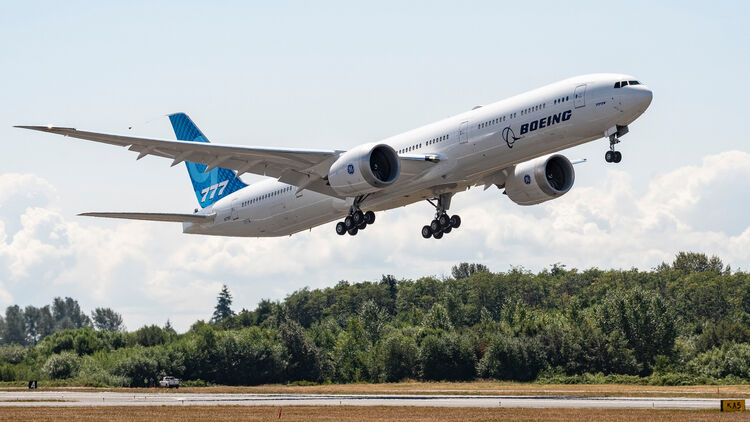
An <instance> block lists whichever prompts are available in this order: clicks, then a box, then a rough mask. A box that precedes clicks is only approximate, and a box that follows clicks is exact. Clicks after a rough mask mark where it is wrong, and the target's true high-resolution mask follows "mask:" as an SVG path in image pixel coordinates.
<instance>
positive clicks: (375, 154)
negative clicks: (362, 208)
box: [328, 144, 401, 196]
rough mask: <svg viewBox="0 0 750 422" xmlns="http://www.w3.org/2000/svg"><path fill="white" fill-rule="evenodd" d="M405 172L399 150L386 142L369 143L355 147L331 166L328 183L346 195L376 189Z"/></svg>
mask: <svg viewBox="0 0 750 422" xmlns="http://www.w3.org/2000/svg"><path fill="white" fill-rule="evenodd" d="M400 173H401V161H400V159H399V158H398V154H397V153H396V151H395V150H394V149H393V148H391V147H390V146H388V145H386V144H365V145H360V146H358V147H356V148H353V149H351V150H349V151H347V152H345V153H343V154H341V156H340V157H339V158H338V160H336V161H335V162H334V163H333V165H332V166H331V168H330V169H329V170H328V183H329V184H330V185H331V187H332V188H333V190H335V191H336V193H338V194H339V195H342V196H359V195H364V194H367V193H372V192H375V191H378V190H380V189H383V188H385V187H386V186H388V185H390V184H392V183H393V182H395V181H396V179H398V176H399V174H400Z"/></svg>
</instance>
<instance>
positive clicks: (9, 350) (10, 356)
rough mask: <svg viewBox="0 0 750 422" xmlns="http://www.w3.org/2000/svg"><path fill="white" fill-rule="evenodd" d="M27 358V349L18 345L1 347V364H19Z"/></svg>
mask: <svg viewBox="0 0 750 422" xmlns="http://www.w3.org/2000/svg"><path fill="white" fill-rule="evenodd" d="M25 357H26V348H24V347H23V346H20V345H18V344H9V345H4V346H0V362H7V363H19V362H21V361H22V360H23V359H24V358H25Z"/></svg>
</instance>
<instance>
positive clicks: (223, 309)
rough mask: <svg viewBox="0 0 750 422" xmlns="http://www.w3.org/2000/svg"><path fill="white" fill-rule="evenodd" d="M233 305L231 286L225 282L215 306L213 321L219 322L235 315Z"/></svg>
mask: <svg viewBox="0 0 750 422" xmlns="http://www.w3.org/2000/svg"><path fill="white" fill-rule="evenodd" d="M231 306H232V294H231V293H229V288H228V287H227V285H226V284H225V285H223V286H222V287H221V291H220V292H219V296H218V297H217V298H216V307H215V308H214V315H213V316H212V317H211V322H213V323H218V322H221V321H224V320H225V319H227V318H229V317H231V316H234V311H232V308H231Z"/></svg>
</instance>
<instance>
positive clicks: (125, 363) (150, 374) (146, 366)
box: [114, 350, 159, 387]
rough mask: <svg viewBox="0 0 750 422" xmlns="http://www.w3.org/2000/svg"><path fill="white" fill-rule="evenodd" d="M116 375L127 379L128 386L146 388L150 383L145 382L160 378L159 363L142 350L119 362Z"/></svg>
mask: <svg viewBox="0 0 750 422" xmlns="http://www.w3.org/2000/svg"><path fill="white" fill-rule="evenodd" d="M114 373H115V375H119V376H122V377H125V378H126V379H127V380H128V384H130V385H132V386H134V387H136V386H137V387H146V386H147V385H148V382H144V380H151V379H153V380H156V379H157V378H158V375H159V374H158V363H157V362H156V360H155V359H153V358H152V357H150V356H147V355H146V353H144V351H142V350H136V351H135V353H133V354H131V355H130V356H128V357H126V358H125V359H123V360H122V361H120V362H118V363H117V365H116V366H115V369H114Z"/></svg>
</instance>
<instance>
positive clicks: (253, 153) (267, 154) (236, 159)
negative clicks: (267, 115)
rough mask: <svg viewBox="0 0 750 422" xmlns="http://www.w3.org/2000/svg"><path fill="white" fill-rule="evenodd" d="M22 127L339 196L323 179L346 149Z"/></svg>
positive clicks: (140, 154) (51, 127)
mask: <svg viewBox="0 0 750 422" xmlns="http://www.w3.org/2000/svg"><path fill="white" fill-rule="evenodd" d="M15 127H17V128H21V129H31V130H38V131H41V132H49V133H55V134H58V135H63V136H69V137H71V138H78V139H85V140H87V141H94V142H101V143H105V144H110V145H117V146H121V147H128V149H129V150H130V151H135V152H137V153H138V158H137V159H139V160H140V159H141V158H143V157H145V156H147V155H155V156H158V157H165V158H171V159H172V166H175V165H177V164H179V163H181V162H183V161H190V162H193V163H199V164H205V165H206V166H207V167H206V171H210V170H212V169H213V168H216V167H224V168H228V169H231V170H235V171H236V172H237V176H240V175H242V174H243V173H254V174H259V175H263V176H271V177H276V178H278V179H279V181H280V182H282V183H289V184H291V185H295V186H303V185H304V186H305V189H309V190H312V191H315V192H319V193H322V194H325V195H330V196H334V197H340V195H338V194H337V193H336V192H335V191H334V190H333V189H332V188H331V187H330V186H328V184H327V182H326V181H325V180H324V177H326V176H327V175H328V168H329V167H330V166H331V164H333V162H334V161H336V159H337V158H338V156H339V154H341V153H342V152H343V151H335V150H301V149H300V150H297V149H287V148H263V147H244V146H237V145H220V144H211V143H205V142H189V141H176V140H168V139H149V138H138V137H133V136H124V135H112V134H106V133H96V132H86V131H82V130H77V129H74V128H66V127H54V126H15Z"/></svg>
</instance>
